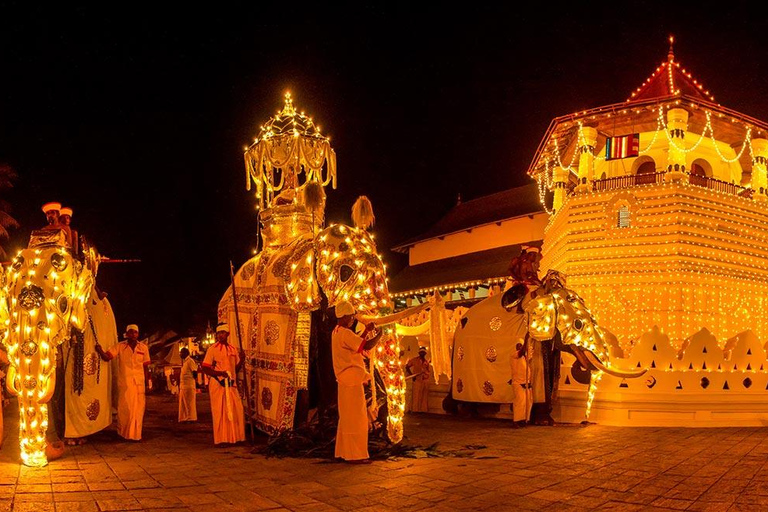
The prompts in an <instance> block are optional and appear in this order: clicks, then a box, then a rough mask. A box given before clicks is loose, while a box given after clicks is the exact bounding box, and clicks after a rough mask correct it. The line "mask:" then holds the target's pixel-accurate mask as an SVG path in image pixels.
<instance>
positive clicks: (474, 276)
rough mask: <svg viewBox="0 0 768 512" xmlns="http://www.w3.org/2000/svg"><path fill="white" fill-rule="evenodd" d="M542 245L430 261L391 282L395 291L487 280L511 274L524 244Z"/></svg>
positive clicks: (532, 242) (520, 245)
mask: <svg viewBox="0 0 768 512" xmlns="http://www.w3.org/2000/svg"><path fill="white" fill-rule="evenodd" d="M524 245H527V246H536V247H540V246H541V241H540V240H533V241H530V242H527V243H525V244H515V245H506V246H504V247H496V248H495V249H487V250H484V251H478V252H472V253H469V254H462V255H460V256H453V257H451V258H444V259H441V260H435V261H428V262H426V263H421V264H419V265H412V266H409V267H406V268H404V269H403V270H402V271H401V272H400V273H398V274H396V275H395V276H394V277H392V278H391V279H390V281H389V291H390V293H392V294H396V293H403V292H415V291H419V290H429V289H430V288H434V287H438V286H449V287H450V286H453V285H456V286H457V287H462V284H463V283H467V282H484V281H487V280H489V279H498V278H503V277H506V276H507V275H509V270H508V267H509V262H510V261H512V258H515V257H517V256H519V255H520V252H521V251H522V247H523V246H524Z"/></svg>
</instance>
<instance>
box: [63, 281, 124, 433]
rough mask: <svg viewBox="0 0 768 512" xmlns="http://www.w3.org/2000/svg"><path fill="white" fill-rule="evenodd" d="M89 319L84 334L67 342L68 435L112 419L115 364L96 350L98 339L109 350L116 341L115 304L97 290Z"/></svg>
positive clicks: (95, 429)
mask: <svg viewBox="0 0 768 512" xmlns="http://www.w3.org/2000/svg"><path fill="white" fill-rule="evenodd" d="M86 312H87V314H88V322H87V323H86V325H85V331H84V332H83V335H82V336H76V337H75V339H74V340H72V343H69V344H65V348H64V361H65V363H64V364H65V378H66V385H65V390H66V392H65V414H66V416H65V420H66V421H65V424H66V427H65V431H64V436H65V437H71V438H76V437H85V436H88V435H91V434H94V433H96V432H98V431H100V430H103V429H105V428H106V427H108V426H109V425H110V424H111V423H112V368H111V366H112V365H111V364H110V363H107V362H103V361H102V360H101V358H100V357H99V355H98V354H97V353H96V351H95V350H94V346H95V345H96V342H97V341H98V343H99V344H100V345H101V346H102V347H103V348H104V350H109V349H110V347H112V346H114V345H116V344H117V326H116V324H115V315H114V313H113V312H112V306H111V305H110V304H109V301H108V300H107V299H106V298H104V299H103V300H99V298H98V296H97V294H96V292H92V293H91V298H90V299H89V300H88V304H87V306H86Z"/></svg>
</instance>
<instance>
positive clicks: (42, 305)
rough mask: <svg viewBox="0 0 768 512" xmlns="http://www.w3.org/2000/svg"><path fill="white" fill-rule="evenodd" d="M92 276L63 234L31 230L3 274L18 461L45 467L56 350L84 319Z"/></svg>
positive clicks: (2, 311)
mask: <svg viewBox="0 0 768 512" xmlns="http://www.w3.org/2000/svg"><path fill="white" fill-rule="evenodd" d="M92 285H93V274H92V273H91V271H90V270H89V268H86V266H84V265H83V264H82V263H81V262H80V261H78V260H77V259H75V258H74V257H73V256H72V253H71V251H70V249H69V248H68V246H67V244H66V243H65V241H64V235H63V233H62V232H61V231H37V232H33V234H32V238H31V241H30V245H29V248H27V249H24V250H22V251H21V252H20V253H19V254H18V255H17V256H16V258H14V259H13V261H12V262H11V264H10V265H9V267H8V268H7V269H6V273H5V286H4V290H5V294H6V296H5V298H4V300H3V301H2V302H3V307H2V308H0V315H2V320H3V325H4V326H5V333H4V343H5V346H6V347H7V350H8V359H9V361H10V366H9V370H8V375H7V377H6V379H7V382H6V386H7V388H8V390H9V391H10V392H11V393H13V394H14V395H17V396H18V402H19V413H20V418H19V433H20V436H19V437H20V447H21V458H22V461H23V462H24V464H26V465H27V466H44V465H45V464H47V462H48V460H47V458H46V454H45V447H46V430H47V428H48V406H47V405H46V404H47V402H48V401H49V400H50V398H51V396H52V394H53V391H54V387H55V382H56V348H57V347H58V345H60V344H61V343H63V342H64V341H66V340H67V339H69V337H70V332H71V331H70V330H71V328H72V327H74V328H76V329H80V330H82V329H83V328H84V325H85V322H86V321H87V320H86V318H87V315H86V301H87V300H88V296H89V294H90V290H91V287H92Z"/></svg>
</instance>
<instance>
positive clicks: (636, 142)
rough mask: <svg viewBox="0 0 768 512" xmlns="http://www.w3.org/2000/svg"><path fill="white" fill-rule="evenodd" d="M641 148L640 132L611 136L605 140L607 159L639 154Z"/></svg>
mask: <svg viewBox="0 0 768 512" xmlns="http://www.w3.org/2000/svg"><path fill="white" fill-rule="evenodd" d="M639 150H640V134H639V133H633V134H631V135H622V136H621V137H609V138H608V139H606V141H605V159H606V160H616V159H617V158H629V157H632V156H637V155H638V153H639Z"/></svg>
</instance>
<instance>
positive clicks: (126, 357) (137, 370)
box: [107, 341, 150, 388]
mask: <svg viewBox="0 0 768 512" xmlns="http://www.w3.org/2000/svg"><path fill="white" fill-rule="evenodd" d="M107 354H109V355H111V356H112V358H113V359H117V384H118V386H121V387H124V386H127V385H129V384H133V385H135V386H140V387H141V388H144V365H145V364H149V361H150V359H149V347H147V345H146V344H144V343H142V342H140V341H139V342H137V343H136V348H135V349H133V350H131V346H130V345H128V342H127V341H121V342H120V343H118V344H117V345H113V346H112V347H110V348H109V350H107Z"/></svg>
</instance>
